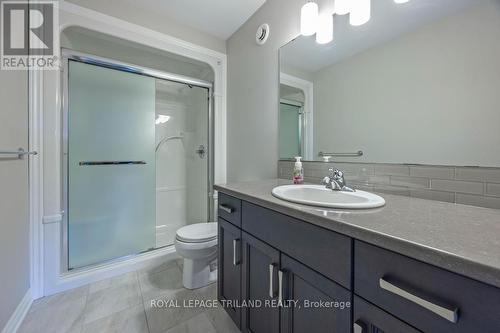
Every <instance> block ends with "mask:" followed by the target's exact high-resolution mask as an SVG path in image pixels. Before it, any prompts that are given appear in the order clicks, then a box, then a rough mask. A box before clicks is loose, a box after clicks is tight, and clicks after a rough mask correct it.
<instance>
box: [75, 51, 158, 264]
mask: <svg viewBox="0 0 500 333" xmlns="http://www.w3.org/2000/svg"><path fill="white" fill-rule="evenodd" d="M68 75H69V80H68V138H67V143H68V147H67V153H68V157H67V158H68V175H67V176H68V179H67V180H68V196H67V200H68V212H67V213H68V251H69V253H68V259H69V260H68V261H69V262H68V267H69V269H73V268H78V267H83V266H88V265H92V264H96V263H101V262H103V261H107V260H111V259H114V258H119V257H124V256H127V255H133V254H137V253H140V252H144V251H147V250H150V249H152V248H154V247H155V229H156V223H155V211H156V207H155V206H156V204H155V201H156V199H155V188H156V185H155V79H154V78H151V77H147V76H141V75H137V74H132V73H127V72H123V71H118V70H114V69H108V68H104V67H99V66H94V65H90V64H85V63H80V62H76V61H72V60H70V61H69V73H68Z"/></svg>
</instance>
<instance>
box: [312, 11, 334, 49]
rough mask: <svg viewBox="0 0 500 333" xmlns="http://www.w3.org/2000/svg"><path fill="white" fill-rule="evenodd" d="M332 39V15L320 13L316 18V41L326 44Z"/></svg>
mask: <svg viewBox="0 0 500 333" xmlns="http://www.w3.org/2000/svg"><path fill="white" fill-rule="evenodd" d="M332 40H333V15H332V14H331V13H322V14H320V15H319V19H318V32H317V33H316V43H318V44H327V43H330V42H331V41H332Z"/></svg>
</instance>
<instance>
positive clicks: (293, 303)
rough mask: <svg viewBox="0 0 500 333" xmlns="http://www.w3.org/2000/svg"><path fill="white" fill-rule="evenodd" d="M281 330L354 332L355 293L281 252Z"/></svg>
mask: <svg viewBox="0 0 500 333" xmlns="http://www.w3.org/2000/svg"><path fill="white" fill-rule="evenodd" d="M279 275H280V280H281V281H282V282H281V283H280V287H281V288H282V295H283V296H282V297H283V307H282V332H284V333H285V332H286V333H288V332H290V333H291V332H330V333H333V332H338V333H346V332H350V331H351V311H352V310H351V307H352V294H351V292H350V291H348V290H347V289H344V288H343V287H341V286H340V285H338V284H336V283H335V282H333V281H331V280H329V279H327V278H325V277H324V276H322V275H320V274H319V273H317V272H315V271H313V270H312V269H310V268H309V267H306V266H304V265H303V264H301V263H299V262H298V261H296V260H294V259H292V258H290V257H288V256H286V255H284V254H281V270H280V272H279Z"/></svg>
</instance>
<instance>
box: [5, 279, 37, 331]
mask: <svg viewBox="0 0 500 333" xmlns="http://www.w3.org/2000/svg"><path fill="white" fill-rule="evenodd" d="M31 303H33V298H32V297H31V291H30V290H29V289H28V291H27V292H26V294H25V295H24V297H23V299H22V300H21V302H20V303H19V305H18V306H17V308H16V310H15V311H14V313H13V314H12V316H10V319H9V321H8V322H7V324H6V325H5V327H4V328H3V330H2V333H16V332H17V330H18V329H19V327H20V326H21V323H22V322H23V320H24V317H26V314H27V313H28V310H29V309H30V306H31Z"/></svg>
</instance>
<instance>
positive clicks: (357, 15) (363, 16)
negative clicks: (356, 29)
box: [349, 0, 371, 26]
mask: <svg viewBox="0 0 500 333" xmlns="http://www.w3.org/2000/svg"><path fill="white" fill-rule="evenodd" d="M370 17H371V0H351V14H350V15H349V23H350V24H351V25H353V26H360V25H363V24H365V23H366V22H368V21H370Z"/></svg>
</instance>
